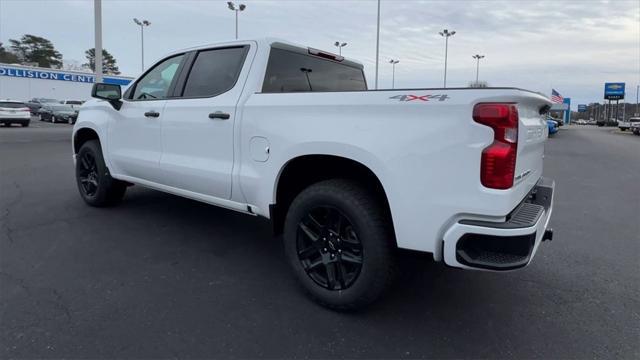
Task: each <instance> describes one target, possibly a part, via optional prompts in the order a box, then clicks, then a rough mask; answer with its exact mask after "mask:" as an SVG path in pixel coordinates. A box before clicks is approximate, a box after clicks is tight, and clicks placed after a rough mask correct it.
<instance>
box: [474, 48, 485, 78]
mask: <svg viewBox="0 0 640 360" xmlns="http://www.w3.org/2000/svg"><path fill="white" fill-rule="evenodd" d="M472 58H474V59H476V86H478V74H479V73H480V59H483V58H484V55H480V54H475V55H473V56H472Z"/></svg>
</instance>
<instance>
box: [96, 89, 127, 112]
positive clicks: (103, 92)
mask: <svg viewBox="0 0 640 360" xmlns="http://www.w3.org/2000/svg"><path fill="white" fill-rule="evenodd" d="M91 97H94V98H96V99H102V100H107V101H108V102H109V103H111V105H112V106H113V107H114V108H115V109H116V110H120V106H122V101H120V99H121V98H122V90H120V85H115V84H105V83H96V84H93V88H92V89H91Z"/></svg>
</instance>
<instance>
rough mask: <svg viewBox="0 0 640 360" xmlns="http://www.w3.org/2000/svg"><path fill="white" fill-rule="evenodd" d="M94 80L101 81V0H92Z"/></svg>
mask: <svg viewBox="0 0 640 360" xmlns="http://www.w3.org/2000/svg"><path fill="white" fill-rule="evenodd" d="M93 16H94V20H93V26H94V30H93V31H94V36H95V37H94V42H95V44H94V46H93V47H94V49H95V53H94V57H93V60H94V63H95V78H96V79H95V82H96V83H99V82H102V0H93Z"/></svg>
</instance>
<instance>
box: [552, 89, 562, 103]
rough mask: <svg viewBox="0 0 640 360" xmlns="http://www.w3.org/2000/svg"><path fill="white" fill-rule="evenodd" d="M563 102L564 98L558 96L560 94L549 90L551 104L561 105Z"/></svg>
mask: <svg viewBox="0 0 640 360" xmlns="http://www.w3.org/2000/svg"><path fill="white" fill-rule="evenodd" d="M563 101H564V98H563V97H562V95H560V93H559V92H557V91H556V89H551V102H554V103H556V104H562V102H563Z"/></svg>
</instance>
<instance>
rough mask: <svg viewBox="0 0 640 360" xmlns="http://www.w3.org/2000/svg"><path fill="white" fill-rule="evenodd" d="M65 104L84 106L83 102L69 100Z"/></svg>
mask: <svg viewBox="0 0 640 360" xmlns="http://www.w3.org/2000/svg"><path fill="white" fill-rule="evenodd" d="M64 103H65V104H69V105H82V101H77V100H67V101H65V102H64Z"/></svg>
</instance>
